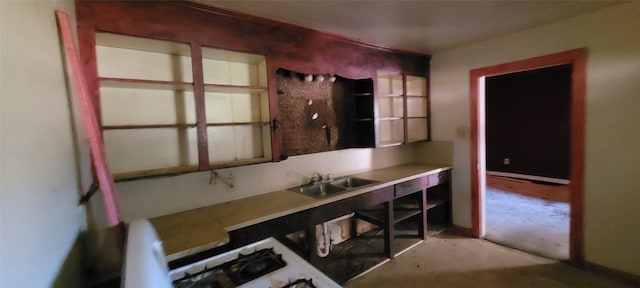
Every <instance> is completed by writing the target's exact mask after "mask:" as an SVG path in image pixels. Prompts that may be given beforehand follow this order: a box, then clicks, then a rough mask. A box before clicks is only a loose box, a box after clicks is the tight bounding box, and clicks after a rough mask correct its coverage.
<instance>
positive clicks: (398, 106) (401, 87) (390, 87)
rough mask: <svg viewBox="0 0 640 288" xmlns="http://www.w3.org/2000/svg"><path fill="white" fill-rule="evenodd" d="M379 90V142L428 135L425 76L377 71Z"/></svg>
mask: <svg viewBox="0 0 640 288" xmlns="http://www.w3.org/2000/svg"><path fill="white" fill-rule="evenodd" d="M376 91H377V95H376V96H377V97H376V99H377V101H378V142H379V146H393V145H400V144H403V143H408V142H415V141H423V140H427V139H428V137H429V130H428V129H429V127H428V117H429V115H428V100H427V99H428V98H427V79H426V78H425V77H420V76H409V75H402V74H397V73H385V72H378V76H377V89H376ZM405 105H406V106H405ZM405 107H406V108H405ZM405 123H406V124H405ZM405 125H406V127H405ZM405 131H406V134H405ZM405 135H406V137H405ZM405 138H406V139H405Z"/></svg>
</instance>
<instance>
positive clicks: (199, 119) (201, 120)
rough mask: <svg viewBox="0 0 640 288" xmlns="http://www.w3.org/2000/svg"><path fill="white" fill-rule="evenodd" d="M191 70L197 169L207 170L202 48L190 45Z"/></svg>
mask: <svg viewBox="0 0 640 288" xmlns="http://www.w3.org/2000/svg"><path fill="white" fill-rule="evenodd" d="M191 68H192V70H193V97H194V98H195V100H194V103H195V106H196V124H197V126H198V167H199V169H200V170H208V169H209V144H208V135H207V115H206V105H205V104H206V102H205V100H204V71H203V68H202V47H201V46H200V44H199V43H191Z"/></svg>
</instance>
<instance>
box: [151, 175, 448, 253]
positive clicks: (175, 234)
mask: <svg viewBox="0 0 640 288" xmlns="http://www.w3.org/2000/svg"><path fill="white" fill-rule="evenodd" d="M448 169H451V167H450V166H446V165H434V164H415V163H414V164H403V165H398V166H392V167H388V168H383V169H378V170H372V171H368V172H363V173H358V174H353V175H349V176H353V177H358V178H364V179H370V180H376V181H379V182H378V183H377V184H374V185H369V186H366V187H362V188H357V189H354V190H351V191H349V192H346V193H339V194H336V195H332V196H329V197H326V198H323V199H316V198H313V197H311V196H307V195H304V194H302V193H299V192H294V191H289V190H280V191H275V192H270V193H265V194H261V195H257V196H253V197H248V198H243V199H238V200H234V201H229V202H224V203H220V204H215V205H211V206H206V207H202V208H197V209H193V210H188V211H184V212H179V213H175V214H170V215H166V216H160V217H156V218H152V219H149V221H150V222H151V224H153V226H154V227H155V229H156V231H157V233H158V237H159V238H160V240H161V241H162V242H163V247H164V250H165V254H166V255H167V260H168V261H173V260H176V259H180V258H182V257H185V256H189V255H192V254H195V253H197V252H201V251H205V250H208V249H211V248H214V247H217V246H221V245H224V244H226V243H228V242H229V234H228V233H227V232H228V231H233V230H236V229H240V228H244V227H247V226H250V225H253V224H257V223H260V222H264V221H268V220H271V219H275V218H278V217H281V216H286V215H289V214H292V213H296V212H299V211H303V210H307V209H311V208H314V207H318V206H321V205H325V204H328V203H332V202H335V201H339V200H343V199H346V198H350V197H353V196H356V195H360V194H363V193H367V192H370V191H373V190H377V189H380V188H384V187H388V186H390V185H394V184H396V183H400V182H404V181H407V180H410V179H413V178H417V177H422V176H426V175H428V174H432V173H438V172H440V171H444V170H448ZM265 203H268V204H269V205H265Z"/></svg>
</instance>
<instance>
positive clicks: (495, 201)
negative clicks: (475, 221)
mask: <svg viewBox="0 0 640 288" xmlns="http://www.w3.org/2000/svg"><path fill="white" fill-rule="evenodd" d="M485 207H486V235H485V238H486V239H488V240H491V241H494V242H498V243H503V244H505V245H507V246H509V247H514V248H518V249H522V250H525V251H531V252H534V253H536V254H540V255H544V256H547V257H551V258H555V259H568V258H569V211H570V207H569V204H568V203H563V202H553V201H548V200H544V199H539V198H534V197H529V196H523V195H520V194H515V193H509V192H505V191H502V190H498V189H495V188H491V187H487V192H486V195H485Z"/></svg>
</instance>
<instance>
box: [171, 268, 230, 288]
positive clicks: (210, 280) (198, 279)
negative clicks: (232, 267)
mask: <svg viewBox="0 0 640 288" xmlns="http://www.w3.org/2000/svg"><path fill="white" fill-rule="evenodd" d="M230 282H231V281H229V280H228V279H227V277H226V275H225V274H224V272H223V271H222V267H220V266H216V267H213V268H207V267H205V268H204V269H203V270H202V271H200V272H198V273H195V274H193V275H191V274H189V273H185V275H184V277H182V278H180V279H178V280H175V281H173V286H174V287H176V288H223V287H228V285H227V284H230Z"/></svg>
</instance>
